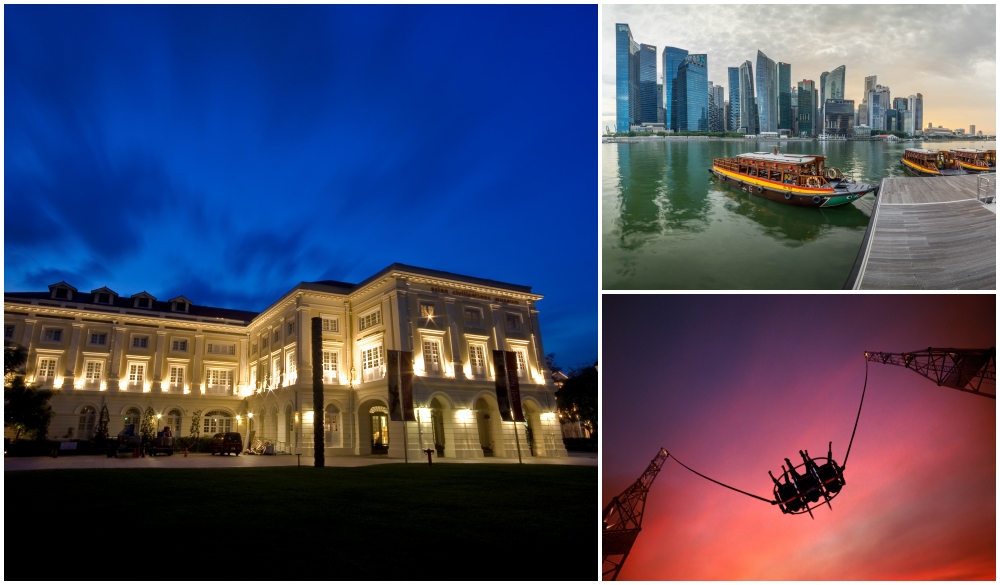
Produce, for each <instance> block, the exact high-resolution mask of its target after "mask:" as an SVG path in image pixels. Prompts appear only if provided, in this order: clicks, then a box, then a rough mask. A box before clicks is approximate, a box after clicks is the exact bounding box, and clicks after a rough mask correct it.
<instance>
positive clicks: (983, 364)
mask: <svg viewBox="0 0 1000 585" xmlns="http://www.w3.org/2000/svg"><path fill="white" fill-rule="evenodd" d="M865 359H867V360H868V361H870V362H881V363H883V364H892V365H894V366H903V367H904V368H907V369H910V370H913V371H914V372H916V373H918V374H920V375H921V376H923V377H925V378H927V379H928V380H932V381H934V382H935V383H937V385H938V386H947V387H948V388H954V389H956V390H961V391H962V392H968V393H970V394H976V395H977V396H985V397H986V398H992V399H994V400H996V380H997V371H996V370H997V368H996V348H995V347H991V348H989V349H953V348H942V347H928V348H927V349H922V350H919V351H911V352H907V353H882V352H877V351H866V352H865ZM984 381H985V382H987V386H988V387H992V390H993V393H992V394H990V393H988V392H983V382H984Z"/></svg>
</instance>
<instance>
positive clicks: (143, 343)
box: [132, 335, 149, 349]
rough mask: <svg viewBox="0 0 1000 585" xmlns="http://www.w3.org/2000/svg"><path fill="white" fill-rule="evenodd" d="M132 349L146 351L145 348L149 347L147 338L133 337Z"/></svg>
mask: <svg viewBox="0 0 1000 585" xmlns="http://www.w3.org/2000/svg"><path fill="white" fill-rule="evenodd" d="M132 347H136V348H139V349H146V348H147V347H149V337H148V336H145V335H144V336H142V337H139V336H136V337H133V338H132Z"/></svg>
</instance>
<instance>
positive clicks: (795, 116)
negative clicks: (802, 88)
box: [792, 85, 799, 136]
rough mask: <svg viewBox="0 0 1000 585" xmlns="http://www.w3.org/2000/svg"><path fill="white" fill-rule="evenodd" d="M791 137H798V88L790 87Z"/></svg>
mask: <svg viewBox="0 0 1000 585" xmlns="http://www.w3.org/2000/svg"><path fill="white" fill-rule="evenodd" d="M792 135H793V136H798V135H799V87H798V86H797V85H796V86H793V87H792Z"/></svg>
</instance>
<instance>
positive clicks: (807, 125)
mask: <svg viewBox="0 0 1000 585" xmlns="http://www.w3.org/2000/svg"><path fill="white" fill-rule="evenodd" d="M815 93H816V82H814V81H813V80H811V79H803V80H802V81H800V82H799V134H805V135H806V136H811V135H813V134H815V132H814V129H813V117H814V116H815V115H816V108H815V106H814V105H813V103H814V98H813V95H814V94H815Z"/></svg>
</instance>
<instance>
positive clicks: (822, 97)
mask: <svg viewBox="0 0 1000 585" xmlns="http://www.w3.org/2000/svg"><path fill="white" fill-rule="evenodd" d="M828 75H830V72H829V71H824V72H823V73H820V74H819V109H820V116H819V124H817V125H816V127H817V129H818V130H819V131H820V132H825V131H826V108H825V107H824V106H825V104H826V78H827V76H828Z"/></svg>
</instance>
